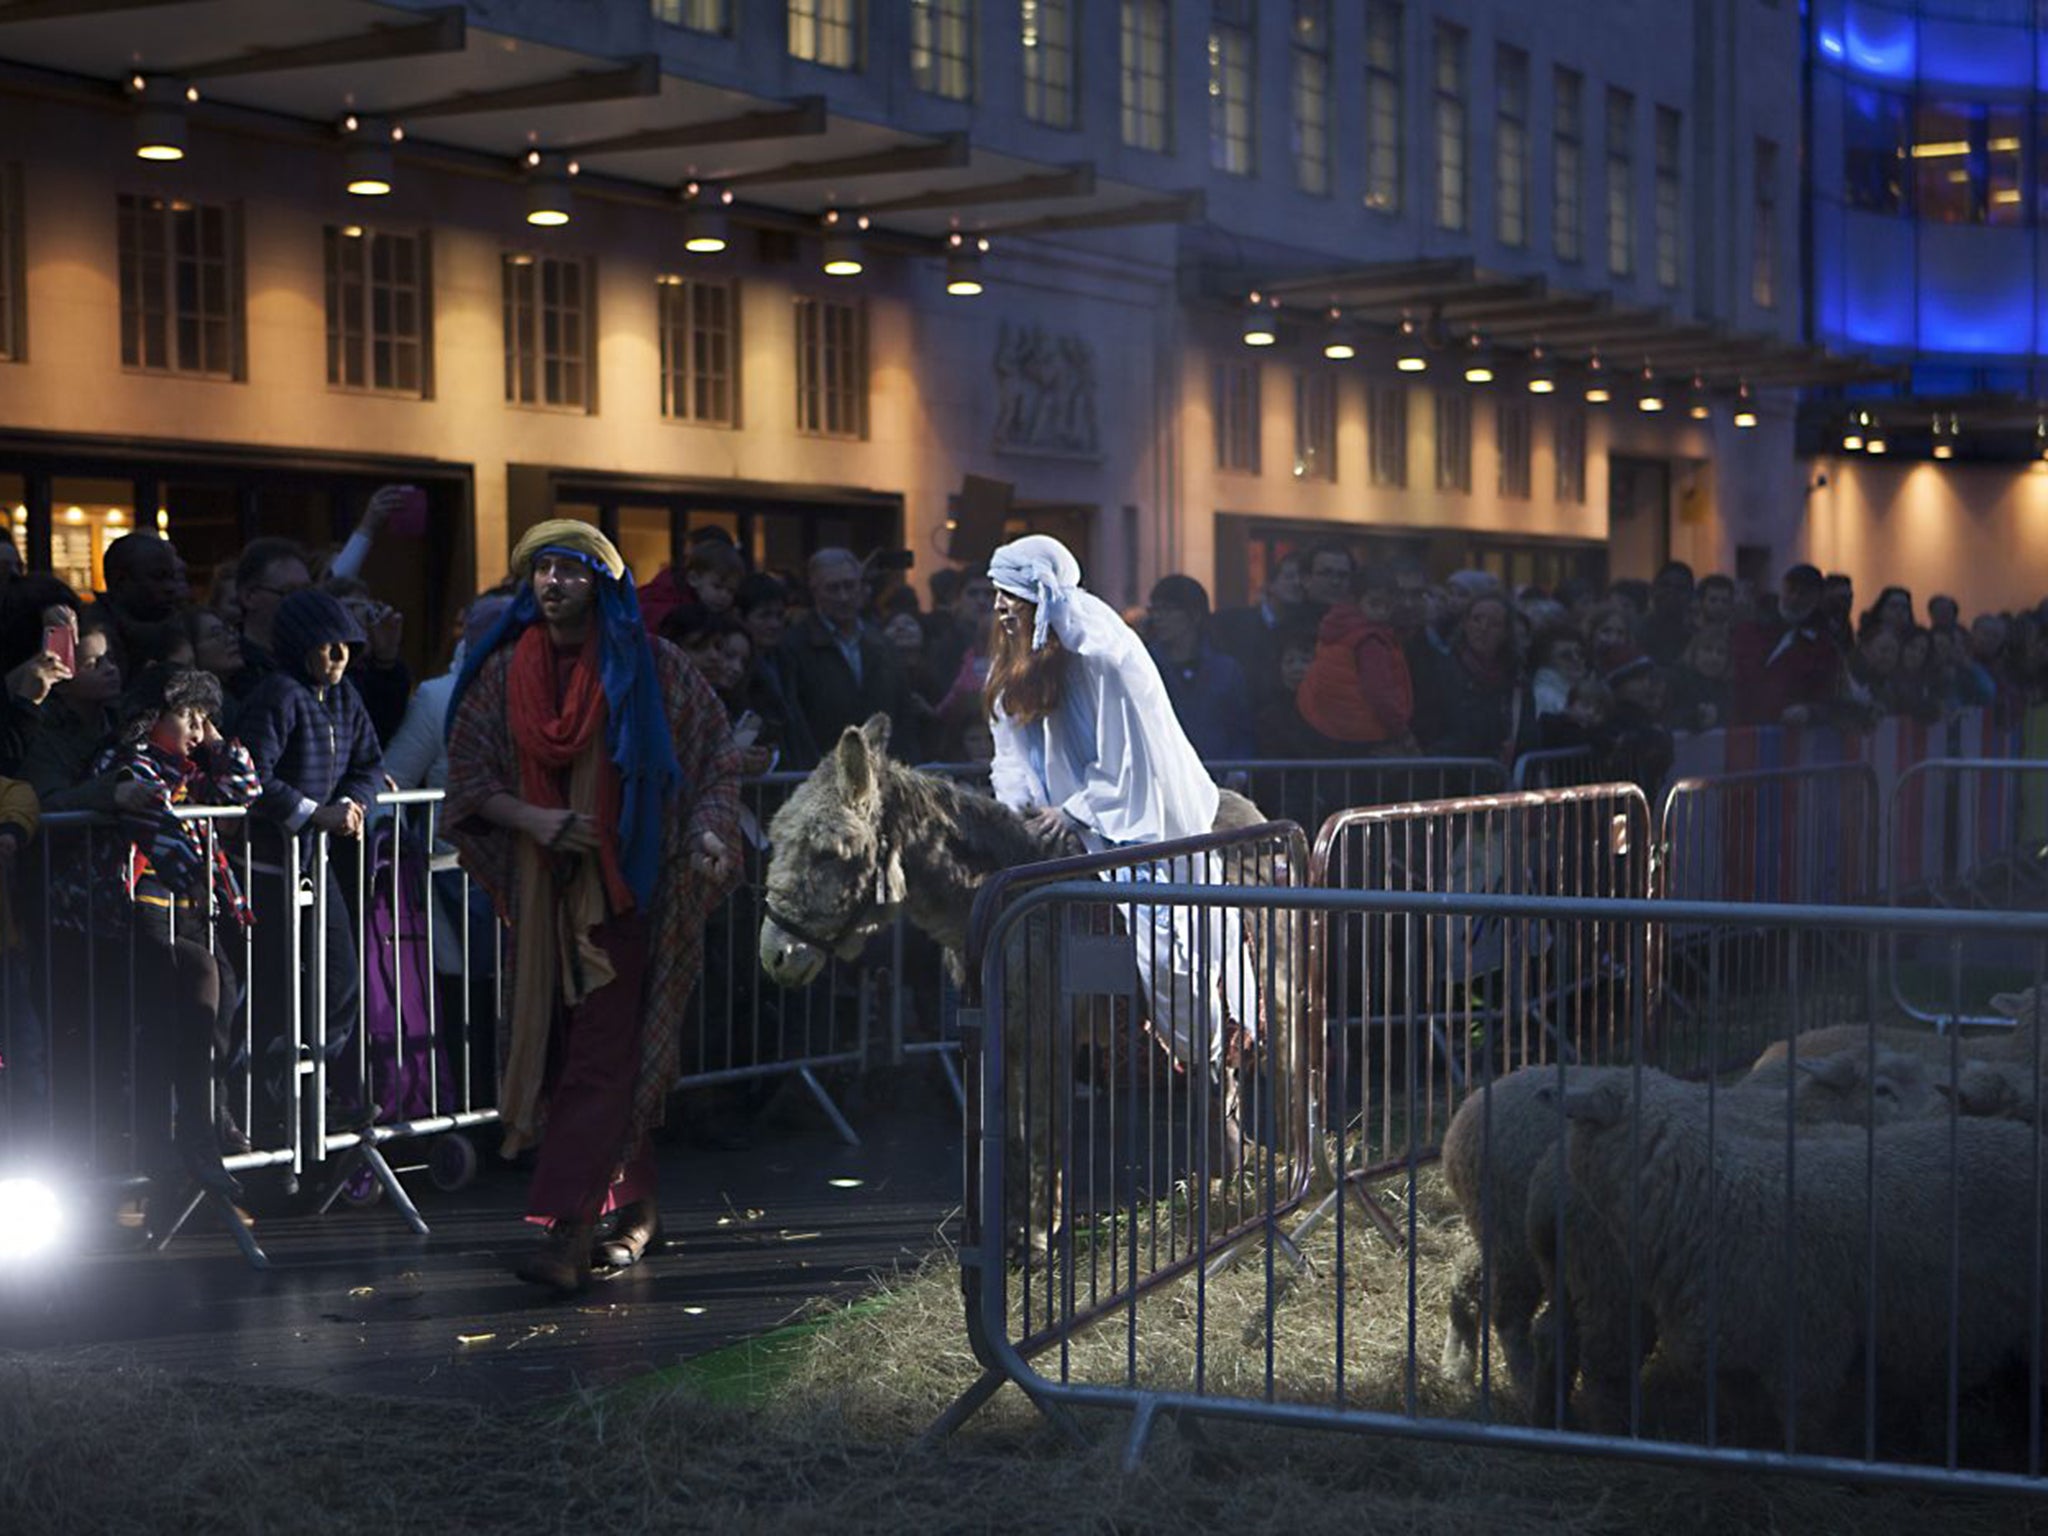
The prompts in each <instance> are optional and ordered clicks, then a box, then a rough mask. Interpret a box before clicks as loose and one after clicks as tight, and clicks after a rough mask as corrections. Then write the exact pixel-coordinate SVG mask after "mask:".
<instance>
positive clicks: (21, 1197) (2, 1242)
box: [0, 1178, 64, 1263]
mask: <svg viewBox="0 0 2048 1536" xmlns="http://www.w3.org/2000/svg"><path fill="white" fill-rule="evenodd" d="M63 1229H64V1208H63V1206H62V1205H61V1204H59V1203H58V1200H57V1192H56V1191H55V1190H53V1189H52V1188H50V1186H49V1185H47V1184H45V1183H43V1182H42V1181H41V1180H40V1179H22V1178H15V1179H0V1263H11V1262H15V1261H18V1260H21V1259H29V1258H33V1257H35V1256H36V1255H37V1254H39V1253H41V1252H43V1251H44V1250H45V1249H46V1248H48V1247H49V1246H50V1245H51V1244H52V1243H54V1242H56V1241H57V1235H58V1233H60V1232H61V1231H63Z"/></svg>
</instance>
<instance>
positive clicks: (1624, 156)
mask: <svg viewBox="0 0 2048 1536" xmlns="http://www.w3.org/2000/svg"><path fill="white" fill-rule="evenodd" d="M1635 115H1636V99H1635V97H1633V96H1631V95H1630V94H1629V93H1628V92H1627V91H1617V90H1613V89H1609V91H1608V92H1607V270H1608V271H1609V272H1612V273H1613V274H1614V275H1615V276H1616V277H1627V276H1628V275H1629V274H1630V273H1631V272H1633V271H1635V269H1636V262H1635V249H1634V246H1635V241H1634V239H1633V238H1632V237H1633V236H1634V234H1635V222H1636V210H1635V185H1634V181H1635V144H1634V142H1633V140H1632V139H1631V137H1630V135H1631V134H1632V133H1633V131H1634V128H1635Z"/></svg>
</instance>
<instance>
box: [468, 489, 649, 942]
mask: <svg viewBox="0 0 2048 1536" xmlns="http://www.w3.org/2000/svg"><path fill="white" fill-rule="evenodd" d="M544 554H545V555H565V556H567V557H568V558H570V559H572V560H578V561H581V562H582V563H583V564H585V565H587V566H589V567H590V569H591V570H592V571H593V572H594V573H595V574H596V576H597V619H598V680H599V682H601V683H602V684H603V686H604V704H605V745H606V747H607V748H609V750H610V753H611V760H612V763H613V765H614V766H616V767H617V769H618V770H619V872H620V873H621V874H622V875H624V876H625V879H626V884H627V885H628V886H629V887H631V888H632V892H633V898H634V900H636V901H638V902H639V903H640V905H641V906H642V907H643V908H644V907H646V906H648V905H649V904H650V903H651V902H652V900H653V897H654V887H655V882H656V881H657V880H658V879H659V878H660V875H661V842H662V832H663V828H664V824H665V813H666V812H667V809H668V805H669V801H670V800H671V799H672V798H673V796H674V795H675V793H676V792H677V790H679V789H681V788H682V784H683V770H682V765H681V764H680V763H678V762H677V761H676V748H675V739H674V736H673V734H672V732H671V731H670V729H669V723H668V712H667V710H666V709H664V708H663V707H662V700H661V678H660V676H659V674H658V672H657V670H656V667H655V663H654V648H653V646H652V645H651V644H650V643H649V641H648V639H647V630H646V628H645V626H644V625H643V624H642V623H641V619H640V593H639V589H638V588H636V587H635V586H634V584H633V573H632V572H631V571H630V570H628V569H626V565H625V562H624V561H623V560H621V559H620V558H619V554H618V551H617V550H616V549H614V548H613V547H612V544H611V541H610V540H609V539H607V538H605V536H604V535H603V534H601V533H599V532H598V531H597V530H596V529H595V528H593V527H591V526H590V525H589V524H588V523H580V522H575V521H572V520H570V519H566V518H564V519H557V520H555V521H552V522H547V523H542V524H541V525H540V526H538V527H536V528H534V529H533V530H532V531H531V532H529V533H528V534H527V536H526V537H525V538H523V539H521V540H520V541H519V547H518V548H517V549H516V550H514V551H513V554H512V569H513V570H514V571H515V572H517V573H519V575H520V578H521V580H520V587H519V594H518V596H516V597H515V598H514V599H513V600H512V604H511V606H510V607H509V608H507V609H506V610H505V611H504V612H503V613H502V614H500V615H499V617H498V620H497V622H496V623H495V624H493V625H492V626H491V628H490V630H489V631H488V632H487V633H486V634H484V635H483V636H482V637H481V638H478V639H474V640H472V641H471V642H470V643H469V644H468V645H466V646H465V648H464V655H463V658H462V669H461V671H459V672H457V673H456V675H455V688H454V691H453V692H452V693H451V694H450V696H449V700H448V726H449V728H450V729H451V730H452V729H453V727H454V724H455V711H456V709H457V708H458V707H459V706H460V704H461V702H462V696H463V695H464V694H465V693H467V692H468V691H469V685H470V684H471V683H472V682H474V681H475V680H476V676H477V674H478V673H479V672H480V671H482V670H483V665H484V661H485V660H486V658H488V657H489V656H490V655H491V654H492V652H494V651H496V650H497V649H498V647H500V646H502V645H506V644H508V643H510V642H512V641H514V640H517V639H518V638H519V636H520V635H521V634H523V633H524V632H525V630H526V628H527V626H528V625H530V624H533V623H534V622H536V621H537V620H538V619H539V618H540V604H539V602H538V601H537V600H536V599H535V597H534V595H533V583H532V581H531V579H530V577H531V576H532V573H533V563H534V561H536V560H538V559H539V558H540V557H541V556H542V555H544Z"/></svg>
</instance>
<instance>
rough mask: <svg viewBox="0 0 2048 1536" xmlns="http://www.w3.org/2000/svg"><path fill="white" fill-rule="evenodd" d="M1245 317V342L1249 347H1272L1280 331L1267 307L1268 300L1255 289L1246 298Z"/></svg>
mask: <svg viewBox="0 0 2048 1536" xmlns="http://www.w3.org/2000/svg"><path fill="white" fill-rule="evenodd" d="M1245 304H1246V312H1245V317H1244V331H1243V333H1242V334H1243V336H1244V344H1245V345H1246V346H1248V347H1270V346H1272V345H1273V343H1274V342H1276V341H1278V340H1279V339H1280V333H1279V332H1278V331H1277V330H1275V329H1274V327H1273V317H1272V315H1271V314H1270V313H1269V312H1268V310H1267V308H1266V301H1265V300H1264V299H1263V298H1261V297H1260V296H1259V294H1258V293H1257V292H1256V291H1254V292H1253V293H1252V295H1251V296H1250V297H1249V298H1248V299H1246V301H1245Z"/></svg>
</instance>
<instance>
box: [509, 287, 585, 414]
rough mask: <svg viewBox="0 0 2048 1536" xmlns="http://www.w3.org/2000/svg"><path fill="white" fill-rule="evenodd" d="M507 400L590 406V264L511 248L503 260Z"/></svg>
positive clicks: (559, 406) (579, 408)
mask: <svg viewBox="0 0 2048 1536" xmlns="http://www.w3.org/2000/svg"><path fill="white" fill-rule="evenodd" d="M504 287H505V399H506V400H507V402H509V403H510V404H512V405H543V406H552V407H554V408H556V409H558V410H565V411H588V410H589V409H590V408H591V395H592V391H591V387H590V379H591V368H590V338H591V333H592V326H591V323H590V322H591V313H590V312H591V310H592V308H594V304H593V302H592V300H593V295H592V293H591V281H590V268H589V266H588V265H587V264H586V263H584V261H583V260H582V259H581V258H579V257H561V256H533V255H529V254H527V253H526V252H523V251H519V252H510V253H508V254H507V255H506V256H505V259H504Z"/></svg>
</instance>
